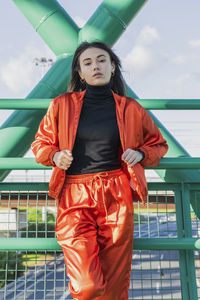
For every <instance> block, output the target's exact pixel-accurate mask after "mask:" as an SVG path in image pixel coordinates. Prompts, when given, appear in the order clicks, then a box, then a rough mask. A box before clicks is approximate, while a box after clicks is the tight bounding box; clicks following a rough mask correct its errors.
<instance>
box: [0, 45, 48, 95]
mask: <svg viewBox="0 0 200 300" xmlns="http://www.w3.org/2000/svg"><path fill="white" fill-rule="evenodd" d="M46 54H47V55H48V54H50V51H49V50H48V48H47V47H45V48H43V49H39V48H38V47H36V46H34V45H32V44H29V45H27V46H26V47H25V49H24V52H23V53H21V54H20V55H18V56H13V57H10V58H8V60H7V62H6V63H5V64H2V66H1V69H0V77H1V79H2V81H3V83H4V84H5V85H6V86H7V87H8V88H9V89H10V90H11V91H12V92H14V93H19V92H23V91H25V90H29V89H31V88H33V87H34V85H35V84H36V83H37V81H38V80H39V79H40V78H41V75H42V72H41V69H40V70H39V73H38V72H37V71H36V66H35V64H34V63H33V59H34V58H35V57H38V58H40V57H42V56H43V57H44V56H45V57H46V56H47V55H46ZM50 55H51V54H50ZM52 56H53V55H51V57H52ZM47 57H48V58H49V55H48V56H47Z"/></svg>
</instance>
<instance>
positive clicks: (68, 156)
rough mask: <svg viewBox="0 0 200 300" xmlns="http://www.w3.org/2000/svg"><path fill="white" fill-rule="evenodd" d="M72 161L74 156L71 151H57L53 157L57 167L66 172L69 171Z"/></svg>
mask: <svg viewBox="0 0 200 300" xmlns="http://www.w3.org/2000/svg"><path fill="white" fill-rule="evenodd" d="M72 160H73V156H72V152H71V151H70V150H62V151H57V152H56V153H55V154H54V156H53V161H54V163H55V164H56V166H57V167H59V168H61V169H64V170H67V169H69V167H70V165H71V163H72Z"/></svg>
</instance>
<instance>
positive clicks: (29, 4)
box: [13, 0, 79, 56]
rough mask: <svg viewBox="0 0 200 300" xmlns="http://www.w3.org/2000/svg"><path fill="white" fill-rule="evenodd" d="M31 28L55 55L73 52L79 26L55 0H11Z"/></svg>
mask: <svg viewBox="0 0 200 300" xmlns="http://www.w3.org/2000/svg"><path fill="white" fill-rule="evenodd" d="M13 2H14V3H15V4H16V6H17V7H18V8H19V9H20V11H21V12H22V13H23V15H24V16H25V17H26V18H27V20H28V21H29V22H30V23H31V25H32V26H33V28H34V29H35V30H36V31H37V33H38V34H39V35H40V36H41V38H42V39H43V40H44V41H45V42H46V44H47V45H48V46H49V48H50V49H51V50H52V51H53V52H54V53H55V54H56V55H57V56H59V55H63V54H64V53H66V54H73V52H74V49H75V48H76V47H77V39H78V31H79V27H78V26H77V24H76V23H75V22H74V21H73V19H72V18H71V17H70V16H69V15H68V13H67V12H66V11H65V10H64V9H63V7H62V6H61V5H60V4H59V3H58V1H56V0H51V1H47V0H39V1H36V0H29V1H27V0H13Z"/></svg>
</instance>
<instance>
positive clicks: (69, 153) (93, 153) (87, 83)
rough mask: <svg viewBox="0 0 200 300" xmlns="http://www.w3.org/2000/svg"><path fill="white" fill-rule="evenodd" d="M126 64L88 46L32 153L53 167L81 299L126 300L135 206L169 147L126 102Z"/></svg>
mask: <svg viewBox="0 0 200 300" xmlns="http://www.w3.org/2000/svg"><path fill="white" fill-rule="evenodd" d="M120 67H121V64H120V60H119V58H118V57H117V56H116V55H115V54H114V53H113V51H112V50H111V49H110V48H109V47H108V46H107V45H105V44H104V43H101V42H92V43H87V42H84V43H82V44H81V45H80V46H79V47H78V48H77V50H76V51H75V54H74V59H73V63H72V74H71V81H70V85H69V91H68V92H67V93H65V94H62V95H60V96H58V97H57V98H56V99H54V100H52V102H51V104H50V107H49V109H48V111H47V113H46V115H45V116H44V118H43V120H42V122H41V124H40V126H39V129H38V132H37V133H36V137H35V141H34V142H33V143H32V150H33V152H34V154H35V156H36V161H37V162H38V163H42V164H44V165H48V166H49V165H51V166H53V173H52V177H51V180H50V184H49V195H50V196H52V197H54V198H55V199H57V220H56V229H55V230H56V235H57V240H58V243H59V244H60V245H61V246H62V249H63V253H64V258H65V263H66V267H67V274H68V276H69V278H70V282H69V289H70V293H71V295H72V297H74V298H75V299H78V300H91V299H95V300H97V299H98V300H100V299H101V300H127V299H128V290H129V282H130V272H131V261H132V249H133V217H134V214H133V200H139V201H142V202H143V203H145V202H146V197H147V184H146V180H145V176H144V166H150V167H153V166H156V165H157V164H158V163H159V161H160V158H161V157H162V156H164V155H165V153H166V152H167V149H168V146H167V144H166V141H165V140H164V139H163V137H162V135H161V133H160V131H159V130H158V128H157V127H156V125H155V124H154V122H153V120H152V119H151V117H150V116H149V114H148V113H147V112H146V110H145V109H144V108H142V107H141V106H140V105H139V104H138V103H137V102H136V100H134V99H132V98H130V97H126V96H125V92H124V86H123V81H122V76H121V71H120Z"/></svg>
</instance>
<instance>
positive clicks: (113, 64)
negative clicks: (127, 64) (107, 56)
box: [111, 61, 115, 73]
mask: <svg viewBox="0 0 200 300" xmlns="http://www.w3.org/2000/svg"><path fill="white" fill-rule="evenodd" d="M111 65H112V73H114V72H115V63H114V61H112V62H111Z"/></svg>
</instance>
